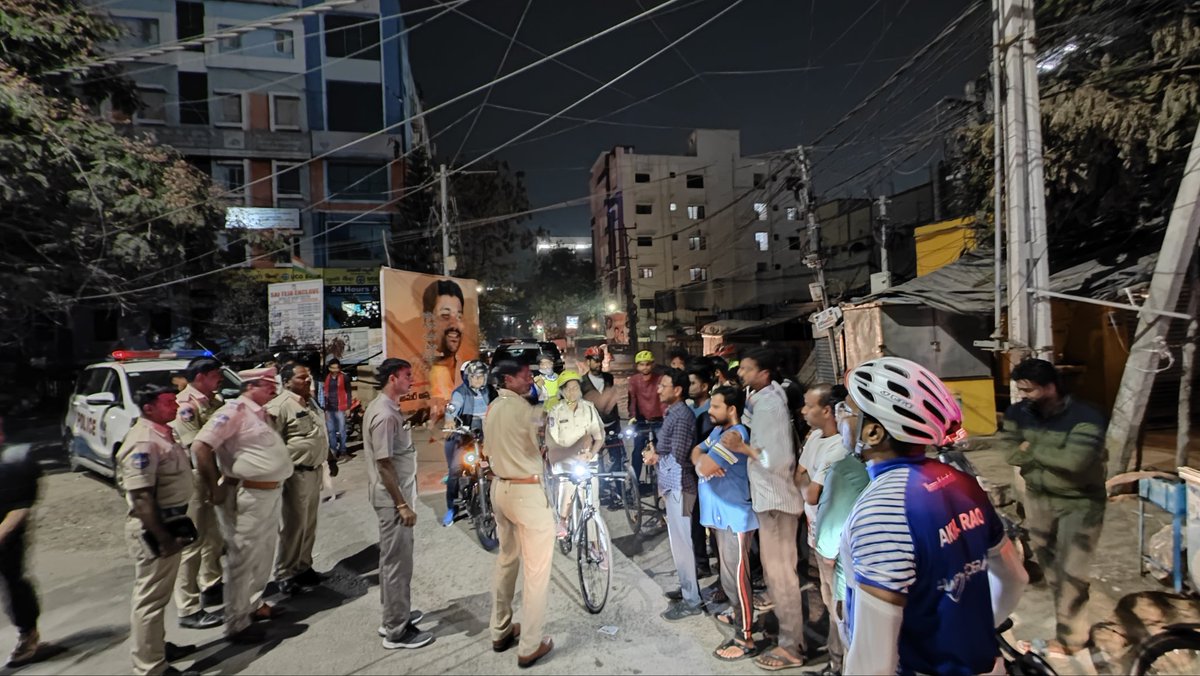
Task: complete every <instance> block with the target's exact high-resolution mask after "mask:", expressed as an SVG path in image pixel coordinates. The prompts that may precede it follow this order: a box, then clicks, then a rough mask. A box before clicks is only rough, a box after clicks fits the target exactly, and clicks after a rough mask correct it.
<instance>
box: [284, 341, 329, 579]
mask: <svg viewBox="0 0 1200 676" xmlns="http://www.w3.org/2000/svg"><path fill="white" fill-rule="evenodd" d="M279 375H280V378H281V379H282V380H283V387H284V391H283V392H281V393H280V394H279V396H277V397H275V398H274V399H272V400H271V403H269V404H267V413H269V414H270V415H271V419H272V421H273V424H274V427H275V430H276V431H277V432H279V435H280V436H281V437H283V442H284V443H285V444H287V449H288V452H289V453H290V454H291V458H292V466H293V468H294V469H295V472H294V473H293V474H292V476H291V477H290V478H288V480H287V481H286V482H285V483H284V484H283V523H282V524H281V525H280V529H279V554H278V556H277V557H276V559H275V580H276V581H277V582H278V583H279V588H280V590H282V591H283V592H284V593H285V594H292V593H296V592H299V591H303V590H304V589H305V588H308V587H315V586H317V585H318V584H320V583H321V576H320V575H319V574H318V573H317V572H316V571H315V570H313V568H312V562H313V560H312V555H313V542H314V541H315V540H316V537H317V507H318V506H319V505H320V504H321V464H322V463H326V462H329V461H330V455H331V454H330V450H329V433H328V432H326V430H325V412H324V411H322V410H321V408H320V407H319V406H317V402H316V398H315V397H313V396H312V376H311V375H310V374H309V371H308V367H306V366H302V365H300V364H288V365H286V366H284V367H283V370H281V371H280V372H279ZM330 472H331V473H333V474H334V475H335V476H336V475H337V463H336V462H333V463H331V464H330Z"/></svg>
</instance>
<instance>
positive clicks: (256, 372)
mask: <svg viewBox="0 0 1200 676" xmlns="http://www.w3.org/2000/svg"><path fill="white" fill-rule="evenodd" d="M276 373H277V372H276V371H275V367H274V366H268V367H267V368H265V369H246V370H245V371H238V377H239V378H241V379H242V383H252V382H255V381H259V380H275V375H276Z"/></svg>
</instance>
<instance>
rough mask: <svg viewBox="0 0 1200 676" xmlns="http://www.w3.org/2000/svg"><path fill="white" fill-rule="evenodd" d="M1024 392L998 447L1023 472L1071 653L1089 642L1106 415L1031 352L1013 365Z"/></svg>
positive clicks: (1062, 636) (1055, 647)
mask: <svg viewBox="0 0 1200 676" xmlns="http://www.w3.org/2000/svg"><path fill="white" fill-rule="evenodd" d="M1012 380H1013V382H1015V383H1016V385H1017V391H1018V392H1020V393H1021V396H1022V397H1023V399H1022V401H1020V402H1017V403H1015V404H1013V405H1012V406H1010V407H1009V408H1008V411H1006V412H1005V414H1004V426H1003V428H1002V430H1001V432H1000V443H1001V447H1002V448H1003V449H1004V450H1005V452H1006V453H1007V460H1008V463H1009V464H1010V465H1015V466H1016V467H1018V468H1020V470H1021V476H1022V477H1023V478H1024V479H1025V523H1026V525H1027V526H1028V528H1029V539H1030V543H1031V544H1032V545H1033V551H1034V554H1035V555H1036V556H1037V559H1038V563H1039V564H1041V566H1042V569H1043V570H1044V571H1045V574H1046V581H1047V582H1049V584H1050V588H1051V589H1052V590H1053V592H1054V607H1055V614H1056V616H1057V619H1058V622H1057V629H1056V634H1057V640H1055V641H1051V642H1050V644H1049V648H1048V650H1049V651H1050V652H1053V653H1059V654H1065V655H1070V654H1073V653H1075V652H1077V651H1078V650H1080V649H1081V648H1083V644H1084V643H1085V642H1086V641H1087V637H1088V623H1087V617H1086V614H1085V612H1084V610H1085V608H1086V606H1087V602H1088V591H1089V583H1088V580H1089V577H1088V564H1089V563H1090V562H1091V557H1092V553H1093V552H1094V551H1095V549H1096V545H1097V544H1098V543H1099V541H1100V529H1101V526H1102V525H1103V524H1104V507H1105V504H1106V503H1105V501H1106V492H1105V487H1104V478H1105V473H1104V468H1105V462H1106V460H1107V457H1106V453H1105V449H1104V432H1105V427H1106V426H1107V421H1106V420H1105V419H1104V416H1103V415H1102V414H1101V413H1100V412H1099V411H1097V410H1096V409H1095V408H1093V407H1092V406H1089V405H1088V404H1085V403H1083V402H1081V401H1078V400H1076V399H1074V398H1072V397H1071V396H1069V395H1068V394H1066V392H1065V391H1064V389H1063V386H1062V379H1061V378H1060V377H1059V374H1058V371H1057V370H1055V368H1054V365H1053V364H1051V363H1050V362H1048V361H1043V360H1041V359H1026V360H1025V361H1023V362H1021V363H1020V364H1018V365H1017V366H1016V368H1014V369H1013V371H1012Z"/></svg>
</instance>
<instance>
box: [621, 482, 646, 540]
mask: <svg viewBox="0 0 1200 676" xmlns="http://www.w3.org/2000/svg"><path fill="white" fill-rule="evenodd" d="M621 506H622V507H624V508H625V520H626V521H628V522H629V529H630V530H632V531H633V533H634V535H637V533H638V532H639V531H640V530H641V528H642V494H641V491H639V490H638V482H637V477H636V476H634V475H633V468H632V467H626V468H625V476H624V477H623V478H622V480H621Z"/></svg>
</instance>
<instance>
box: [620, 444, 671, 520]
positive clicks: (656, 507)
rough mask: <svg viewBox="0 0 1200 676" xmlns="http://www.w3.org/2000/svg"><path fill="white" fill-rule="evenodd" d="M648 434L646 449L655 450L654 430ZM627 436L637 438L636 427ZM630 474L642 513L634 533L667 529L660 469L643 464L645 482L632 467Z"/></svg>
mask: <svg viewBox="0 0 1200 676" xmlns="http://www.w3.org/2000/svg"><path fill="white" fill-rule="evenodd" d="M646 434H647V435H648V436H649V437H650V438H649V442H648V443H647V444H646V448H647V449H654V448H655V446H656V445H657V443H658V440H657V439H655V436H654V430H653V429H652V428H647V430H646ZM625 436H626V437H627V438H630V439H632V438H634V437H635V436H637V429H636V427H634V426H630V427H629V428H628V429H626V430H625ZM643 452H644V451H643ZM629 473H630V475H631V476H633V477H634V479H633V484H634V486H636V487H637V491H638V502H639V510H640V511H641V512H642V516H641V521H640V527H639V528H635V529H634V533H638V532H644V530H643V529H645V530H649V529H650V528H651V527H652V528H653V529H654V530H661V529H663V528H666V525H667V519H666V505H665V504H664V503H663V499H662V496H661V495H659V494H658V469H657V468H656V467H655V466H654V465H647V464H645V463H643V464H642V476H644V477H645V478H646V480H645V481H644V482H643V481H641V478H642V477H640V476H636V475H634V474H633V469H632V467H630V468H629ZM643 487H645V488H643ZM646 498H648V500H647V499H646Z"/></svg>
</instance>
